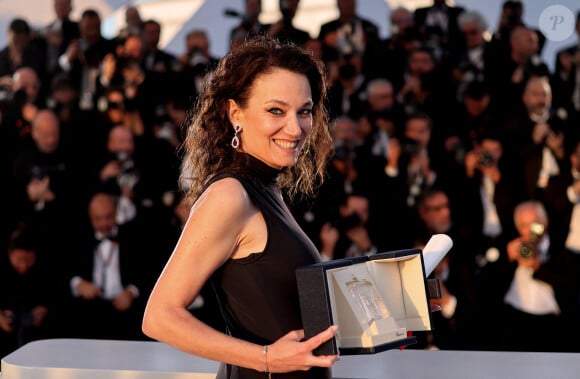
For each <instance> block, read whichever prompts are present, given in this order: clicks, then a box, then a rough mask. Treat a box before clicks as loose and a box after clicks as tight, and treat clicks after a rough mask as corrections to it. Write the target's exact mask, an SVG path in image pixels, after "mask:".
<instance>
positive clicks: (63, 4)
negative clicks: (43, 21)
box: [54, 0, 72, 19]
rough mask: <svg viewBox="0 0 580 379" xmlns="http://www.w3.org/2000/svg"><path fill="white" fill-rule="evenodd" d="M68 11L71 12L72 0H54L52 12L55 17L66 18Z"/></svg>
mask: <svg viewBox="0 0 580 379" xmlns="http://www.w3.org/2000/svg"><path fill="white" fill-rule="evenodd" d="M70 12H72V0H54V13H55V14H56V17H57V18H59V19H64V18H68V16H69V14H70Z"/></svg>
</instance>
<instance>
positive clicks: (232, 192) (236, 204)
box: [192, 177, 254, 218]
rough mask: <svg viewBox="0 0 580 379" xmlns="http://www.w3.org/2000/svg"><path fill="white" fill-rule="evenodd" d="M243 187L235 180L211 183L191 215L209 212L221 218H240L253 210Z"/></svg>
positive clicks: (229, 178)
mask: <svg viewBox="0 0 580 379" xmlns="http://www.w3.org/2000/svg"><path fill="white" fill-rule="evenodd" d="M253 209H254V208H253V205H252V202H251V201H250V198H249V196H248V193H247V192H246V190H245V189H244V186H243V185H242V184H241V183H240V182H239V181H238V180H237V179H235V178H231V177H228V178H223V179H220V180H218V181H216V182H214V183H212V184H211V185H210V186H209V187H208V188H207V189H206V190H205V191H204V192H203V193H202V194H201V196H200V197H199V199H198V200H197V201H196V203H195V204H194V206H193V208H192V214H195V213H199V212H201V213H206V212H210V213H211V214H213V215H221V216H222V217H228V218H230V217H234V218H236V217H240V216H243V215H247V214H248V212H251V211H252V210H253Z"/></svg>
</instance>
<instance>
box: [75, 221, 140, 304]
mask: <svg viewBox="0 0 580 379" xmlns="http://www.w3.org/2000/svg"><path fill="white" fill-rule="evenodd" d="M141 241H142V236H141V235H140V233H139V227H138V225H137V224H136V223H132V222H128V223H126V224H123V225H120V226H119V231H118V233H117V237H116V242H117V243H118V244H119V270H120V274H121V283H122V285H123V288H125V287H127V286H128V285H131V284H132V285H134V286H136V287H137V288H138V289H139V291H140V293H141V297H142V296H144V295H145V296H146V293H145V292H146V291H147V288H144V287H145V285H146V282H145V281H146V279H147V278H145V274H146V271H147V269H148V268H149V262H148V260H147V258H146V257H145V255H144V254H143V252H144V251H146V250H145V248H144V245H145V243H144V242H141ZM99 242H100V241H98V240H97V239H96V238H95V237H94V232H93V231H91V232H88V233H87V236H86V237H85V240H84V241H82V242H81V245H80V246H81V248H80V249H78V250H76V251H74V252H73V253H74V254H75V255H76V256H75V257H74V258H75V259H74V260H73V262H74V266H72V267H71V272H70V275H69V277H70V278H71V279H72V278H73V277H75V276H80V277H81V278H83V279H84V280H88V281H90V282H94V281H93V268H94V254H95V250H96V249H97V247H98V245H99Z"/></svg>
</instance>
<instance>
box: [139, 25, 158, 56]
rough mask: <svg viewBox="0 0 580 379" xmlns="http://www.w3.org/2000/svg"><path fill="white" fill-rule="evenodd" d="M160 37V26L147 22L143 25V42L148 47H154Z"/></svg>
mask: <svg viewBox="0 0 580 379" xmlns="http://www.w3.org/2000/svg"><path fill="white" fill-rule="evenodd" d="M160 38H161V27H160V26H159V25H157V24H155V23H152V22H148V23H146V24H145V25H144V26H143V42H144V44H145V46H146V47H147V48H148V49H152V50H154V49H156V48H157V45H159V39H160Z"/></svg>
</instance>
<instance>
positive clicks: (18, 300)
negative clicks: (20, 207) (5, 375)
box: [0, 225, 54, 357]
mask: <svg viewBox="0 0 580 379" xmlns="http://www.w3.org/2000/svg"><path fill="white" fill-rule="evenodd" d="M37 237H38V236H37V235H36V234H35V233H32V232H31V229H30V228H29V227H28V226H26V225H19V226H18V227H16V228H15V229H14V230H13V231H12V234H11V236H10V241H9V242H8V247H7V253H6V252H4V249H2V250H3V252H4V254H2V257H1V258H0V356H2V357H3V356H5V355H7V354H9V353H11V352H12V351H14V350H16V348H18V347H20V346H22V345H24V344H26V343H28V342H30V341H34V340H37V339H41V338H47V337H48V332H49V329H48V327H49V323H48V322H47V321H48V319H47V316H49V314H50V312H49V311H50V310H51V295H53V293H51V290H52V288H51V283H53V282H51V281H50V280H49V277H48V274H49V273H48V272H47V270H45V269H46V267H44V266H42V265H41V264H39V262H38V261H37V253H38V250H37V248H38V240H37ZM2 248H4V246H2ZM52 299H54V297H52Z"/></svg>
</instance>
